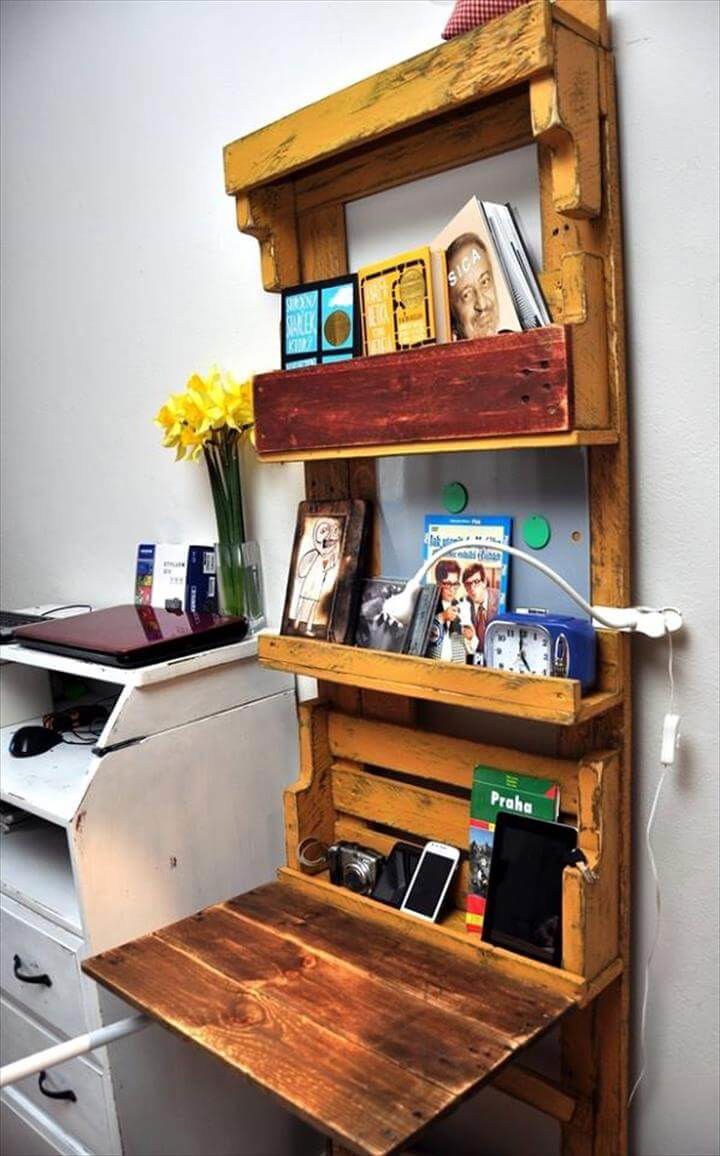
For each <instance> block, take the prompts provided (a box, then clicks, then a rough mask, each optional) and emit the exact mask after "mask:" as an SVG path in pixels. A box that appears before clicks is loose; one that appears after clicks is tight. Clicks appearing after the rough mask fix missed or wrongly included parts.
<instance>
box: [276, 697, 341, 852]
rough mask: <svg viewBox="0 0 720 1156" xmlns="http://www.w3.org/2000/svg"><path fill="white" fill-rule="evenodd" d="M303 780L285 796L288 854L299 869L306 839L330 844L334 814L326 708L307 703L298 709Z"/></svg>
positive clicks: (287, 791)
mask: <svg viewBox="0 0 720 1156" xmlns="http://www.w3.org/2000/svg"><path fill="white" fill-rule="evenodd" d="M298 724H299V739H300V777H299V778H298V780H297V782H295V783H293V785H292V786H291V787H288V788H287V790H286V791H285V794H284V807H285V854H286V856H287V860H286V861H287V862H288V863H289V864H290V865H291V866H293V867H297V866H299V863H298V858H297V849H298V846H299V844H300V842H301V840H303V839H309V838H313V839H319V840H320V841H321V842H323V843H326V844H328V843H331V842H332V838H333V830H334V824H335V812H334V811H333V806H332V795H331V791H330V767H331V763H332V758H331V755H330V748H329V747H328V737H327V708H326V707H324V706H322V705H320V704H319V703H311V702H305V703H301V705H300V706H299V707H298Z"/></svg>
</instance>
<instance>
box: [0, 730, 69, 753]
mask: <svg viewBox="0 0 720 1156" xmlns="http://www.w3.org/2000/svg"><path fill="white" fill-rule="evenodd" d="M61 742H63V737H62V735H61V734H60V731H51V730H50V728H49V727H20V728H19V729H18V730H16V731H15V734H14V735H13V736H12V738H11V739H10V746H9V747H8V750H9V752H10V754H11V755H14V756H15V758H16V759H29V758H30V756H31V755H42V754H44V752H45V751H49V750H51V749H52V748H53V747H56V746H57V745H58V743H61Z"/></svg>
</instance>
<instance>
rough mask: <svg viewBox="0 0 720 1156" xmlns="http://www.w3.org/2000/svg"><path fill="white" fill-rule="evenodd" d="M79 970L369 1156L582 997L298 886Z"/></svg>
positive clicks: (488, 1074)
mask: <svg viewBox="0 0 720 1156" xmlns="http://www.w3.org/2000/svg"><path fill="white" fill-rule="evenodd" d="M83 968H84V970H85V971H86V972H87V973H88V975H90V976H92V977H93V978H94V979H96V980H97V981H98V982H99V983H102V984H104V985H105V986H106V987H108V988H109V989H110V990H111V991H113V992H115V994H117V995H119V996H120V997H122V998H123V999H125V1000H127V1001H128V1002H129V1003H131V1004H133V1005H134V1006H135V1007H137V1008H139V1009H140V1010H141V1011H144V1012H147V1013H148V1014H149V1015H151V1016H153V1017H155V1019H157V1020H158V1022H159V1023H161V1024H162V1025H163V1026H164V1027H167V1028H170V1029H171V1030H173V1031H175V1032H177V1033H178V1034H180V1035H182V1036H185V1037H187V1038H189V1039H191V1040H194V1041H195V1042H196V1043H197V1044H199V1045H200V1046H201V1047H203V1048H205V1049H206V1050H207V1051H208V1052H210V1053H211V1054H212V1055H215V1056H217V1057H219V1058H220V1059H221V1060H224V1061H225V1062H226V1063H227V1064H229V1065H230V1066H231V1067H233V1068H235V1069H237V1071H238V1072H240V1073H241V1074H243V1075H244V1076H246V1077H248V1078H249V1079H250V1080H251V1081H253V1082H254V1083H256V1084H258V1085H260V1087H262V1088H264V1089H266V1090H267V1091H269V1092H271V1093H274V1095H275V1096H277V1097H278V1098H279V1099H280V1101H281V1102H282V1103H283V1105H284V1106H285V1107H287V1108H288V1109H289V1110H290V1111H292V1112H294V1113H296V1114H297V1115H299V1116H301V1117H303V1119H305V1120H307V1121H309V1122H310V1123H311V1124H314V1125H315V1126H316V1127H318V1128H319V1129H320V1130H321V1131H323V1132H325V1133H326V1134H328V1135H330V1136H332V1137H333V1139H335V1140H339V1141H340V1142H341V1143H342V1144H343V1145H345V1146H346V1147H348V1148H350V1149H351V1150H352V1151H355V1152H360V1153H366V1154H372V1156H387V1154H389V1153H392V1152H396V1151H397V1150H399V1149H400V1148H401V1147H403V1146H404V1145H405V1144H407V1143H408V1141H409V1140H411V1139H412V1137H413V1136H415V1135H416V1134H417V1133H418V1132H419V1131H421V1130H422V1129H423V1128H424V1127H426V1126H427V1125H428V1124H429V1123H430V1122H431V1121H432V1120H434V1119H435V1118H437V1117H438V1116H439V1115H441V1114H443V1113H445V1112H447V1111H449V1110H450V1109H451V1108H452V1107H454V1106H455V1105H456V1104H457V1103H458V1102H459V1101H460V1100H461V1099H462V1098H463V1097H465V1096H467V1095H468V1094H470V1093H471V1092H473V1091H474V1090H476V1089H477V1088H479V1087H480V1086H481V1085H482V1084H483V1083H486V1082H487V1081H488V1080H490V1079H492V1078H493V1077H494V1076H495V1075H497V1073H498V1071H499V1069H500V1068H501V1067H502V1065H503V1064H504V1063H505V1062H506V1061H507V1060H509V1059H510V1058H511V1057H512V1056H513V1054H514V1053H516V1052H517V1051H518V1049H520V1048H522V1047H524V1046H525V1045H526V1044H528V1043H529V1042H530V1041H531V1040H533V1039H534V1038H536V1037H537V1036H539V1035H540V1034H542V1033H543V1032H544V1031H545V1030H547V1029H548V1028H549V1027H550V1026H551V1025H552V1024H553V1023H554V1022H555V1021H556V1020H557V1019H558V1017H559V1016H561V1015H563V1014H564V1012H565V1011H566V1010H567V1009H568V1008H569V1007H570V1006H572V1001H571V1000H569V999H567V998H565V997H563V996H558V995H555V994H552V993H549V992H547V991H545V990H542V989H540V988H536V987H532V986H528V985H525V984H518V983H515V982H511V981H510V980H507V979H502V978H498V977H496V976H495V975H493V974H492V973H491V972H489V971H488V970H487V969H484V968H482V966H481V965H480V964H477V965H476V964H475V963H473V962H472V961H470V960H468V959H466V958H464V957H459V956H456V955H453V954H451V953H448V952H447V951H445V950H443V949H442V948H435V947H434V946H432V945H429V944H427V943H423V942H421V941H419V940H417V939H414V938H412V937H411V936H402V935H399V934H397V933H396V932H394V931H391V930H388V929H387V928H386V927H384V926H381V925H379V924H376V923H374V922H370V921H368V920H364V919H359V918H358V917H357V916H355V915H351V914H349V913H347V912H345V911H342V910H340V909H339V908H337V907H335V906H334V905H333V904H330V903H325V902H322V901H320V902H319V901H318V900H316V899H314V898H310V897H308V896H307V895H305V894H304V892H302V891H301V890H300V889H298V888H295V887H293V886H292V884H289V883H270V884H267V885H265V886H263V887H259V888H257V889H256V890H254V891H250V892H248V893H247V894H245V895H240V896H238V897H237V898H236V899H232V900H230V901H229V902H227V903H223V904H218V905H216V906H214V907H210V908H207V909H206V910H205V911H201V912H199V913H198V914H197V915H193V916H191V917H190V918H188V919H183V920H182V921H181V922H179V923H175V924H173V925H172V926H170V927H166V928H164V929H163V930H162V931H159V932H156V933H155V934H153V935H146V936H143V937H142V938H141V939H137V940H135V941H134V942H132V943H128V944H126V945H124V946H123V947H118V948H116V949H113V950H111V951H106V952H104V953H103V954H101V955H97V956H95V957H93V958H92V959H88V960H86V961H85V963H84V964H83Z"/></svg>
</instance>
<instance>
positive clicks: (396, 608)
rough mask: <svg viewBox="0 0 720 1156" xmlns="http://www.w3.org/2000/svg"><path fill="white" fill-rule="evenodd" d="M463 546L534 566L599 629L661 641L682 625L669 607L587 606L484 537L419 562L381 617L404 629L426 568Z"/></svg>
mask: <svg viewBox="0 0 720 1156" xmlns="http://www.w3.org/2000/svg"><path fill="white" fill-rule="evenodd" d="M467 547H484V548H485V549H488V550H497V551H499V552H500V553H502V554H512V555H513V557H515V558H522V560H523V562H527V563H528V565H529V566H534V567H535V569H536V570H540V572H541V573H542V574H546V575H547V577H548V578H550V579H552V581H553V582H554V583H555V584H556V586H559V587H560V589H561V590H564V592H565V593H566V594H567V595H568V597H570V598H572V600H573V602H576V603H577V605H578V606H580V607H581V609H582V610H584V611H585V613H586V614H590V615H591V616H592V618H593V621H594V622H597V623H599V624H600V625H601V626H607V627H608V628H609V629H610V630H625V631H630V632H631V633H635V634H646V635H647V637H648V638H662V637H663V636H664V635H666V634H672V633H673V632H674V631H676V630H679V629H680V627H681V626H682V615H681V614H680V611H679V610H675V609H674V608H673V607H672V606H663V607H661V608H660V609H658V610H654V609H652V607H650V606H627V607H622V608H621V607H616V606H591V605H590V603H589V602H586V601H585V599H584V598H583V596H582V594H578V592H577V590H575V589H574V588H573V587H572V586H571V585H570V583H569V582H566V581H565V579H564V578H561V577H560V575H559V574H557V573H556V572H555V571H554V570H553V569H552V568H551V567H550V566H547V565H546V564H545V563H544V562H541V561H540V560H539V558H534V557H533V556H532V554H526V553H525V551H524V550H518V548H517V547H516V546H506V545H504V543H502V542H496V541H494V540H492V539H488V538H471V539H468V540H466V539H463V540H462V541H460V540H459V541H457V542H452V543H450V545H448V546H442V547H441V548H440V549H439V550H436V551H435V552H434V554H432V555H431V556H430V557H429V558H428V559H427V560H426V561H425V562H423V564H422V565H421V566H420V568H419V569H418V571H417V573H416V574H413V576H412V578H411V579H410V581H409V582H408V584H407V585H406V587H405V589H404V590H402V591H401V592H400V593H399V594H393V595H392V597H390V598H388V599H387V600H386V602H385V605H384V606H383V615H384V616H385V618H389V619H392V620H394V621H395V622H399V623H400V624H402V625H404V626H406V625H408V623H409V622H410V619H411V618H412V613H413V609H414V607H415V599H416V597H417V593H418V591H419V589H420V583H421V581H422V579H423V578H424V577H425V575H426V573H427V572H428V570H429V569H430V567H431V566H432V565H433V564H434V563H435V562H437V561H438V559H439V558H445V557H446V556H447V555H448V554H455V553H457V551H458V550H464V549H466V548H467Z"/></svg>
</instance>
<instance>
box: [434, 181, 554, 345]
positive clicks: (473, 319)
mask: <svg viewBox="0 0 720 1156" xmlns="http://www.w3.org/2000/svg"><path fill="white" fill-rule="evenodd" d="M430 250H431V252H432V254H433V261H434V265H433V275H434V289H435V296H436V298H437V297H438V296H439V295H440V293H443V294H444V296H445V297H446V299H447V303H448V312H449V325H448V327H447V328H445V327H444V326H443V325H442V324H439V325H438V341H440V342H443V341H466V340H468V339H469V338H473V337H494V336H495V335H496V334H498V333H508V332H519V331H521V330H523V329H534V328H536V327H537V326H540V325H549V324H550V322H551V318H550V314H549V313H548V310H547V306H546V305H545V301H544V299H543V295H542V291H541V289H540V286H539V284H538V280H537V278H536V276H535V273H534V272H533V268H532V265H531V263H530V257H529V255H528V250H527V246H526V245H525V243H524V241H523V238H522V234H521V232H520V227H519V224H518V220H517V215H516V214H515V213H514V211H513V209H512V208H511V206H510V205H501V204H495V203H494V202H492V201H481V200H480V199H479V198H478V197H471V198H470V200H469V201H468V203H467V204H466V205H465V206H464V207H463V208H462V209H461V210H460V212H459V213H457V214H456V215H455V216H454V217H453V219H452V221H450V223H449V224H448V225H446V226H445V228H444V229H443V230H442V232H440V233H438V235H437V237H435V239H434V241H433V242H432V243H431V245H430ZM440 255H442V256H443V257H444V260H445V278H444V280H442V270H441V265H440V263H439V261H438V257H439V256H440Z"/></svg>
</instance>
